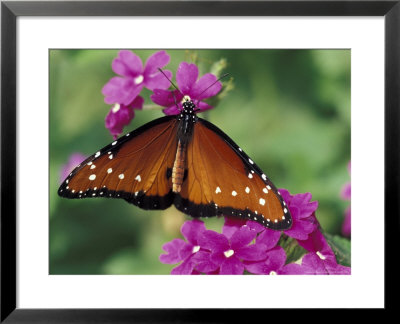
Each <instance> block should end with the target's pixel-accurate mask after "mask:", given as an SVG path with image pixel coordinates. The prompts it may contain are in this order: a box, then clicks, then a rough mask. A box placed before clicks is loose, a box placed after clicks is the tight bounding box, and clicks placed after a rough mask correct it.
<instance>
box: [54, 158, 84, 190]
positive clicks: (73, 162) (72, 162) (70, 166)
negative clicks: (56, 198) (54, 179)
mask: <svg viewBox="0 0 400 324" xmlns="http://www.w3.org/2000/svg"><path fill="white" fill-rule="evenodd" d="M85 159H86V156H85V155H83V154H81V153H73V154H71V155H70V157H69V159H68V162H67V163H66V164H64V165H63V167H62V168H61V174H60V183H61V182H63V181H64V179H65V178H66V177H68V175H69V174H70V173H71V172H72V170H74V169H75V167H76V166H77V165H78V164H80V163H81V162H83V161H84V160H85Z"/></svg>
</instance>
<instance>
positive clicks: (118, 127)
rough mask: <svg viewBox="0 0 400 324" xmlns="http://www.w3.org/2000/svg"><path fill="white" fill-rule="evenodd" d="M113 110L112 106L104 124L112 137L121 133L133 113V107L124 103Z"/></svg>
mask: <svg viewBox="0 0 400 324" xmlns="http://www.w3.org/2000/svg"><path fill="white" fill-rule="evenodd" d="M117 105H118V104H117ZM115 110H116V109H115V107H114V106H113V107H112V108H111V109H110V111H109V112H108V114H107V116H106V118H105V126H106V128H107V129H108V130H109V131H110V133H111V135H113V136H114V138H115V137H116V136H118V135H119V134H121V133H122V129H123V128H124V126H126V125H128V124H129V123H130V122H131V120H132V119H133V117H134V115H135V113H134V111H133V108H131V107H128V106H125V105H119V108H118V110H117V111H115Z"/></svg>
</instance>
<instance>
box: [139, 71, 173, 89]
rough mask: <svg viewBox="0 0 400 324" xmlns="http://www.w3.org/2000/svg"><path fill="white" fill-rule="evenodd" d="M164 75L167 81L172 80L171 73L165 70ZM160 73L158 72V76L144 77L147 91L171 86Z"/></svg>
mask: <svg viewBox="0 0 400 324" xmlns="http://www.w3.org/2000/svg"><path fill="white" fill-rule="evenodd" d="M164 73H165V75H166V76H167V77H168V79H169V80H171V79H172V72H171V71H168V70H165V71H164ZM165 75H163V74H162V73H160V72H158V74H157V73H156V74H153V75H152V76H151V77H145V79H144V84H145V86H146V88H147V89H150V90H154V89H168V88H169V86H170V85H171V82H170V81H169V80H168V79H167V78H166V77H165Z"/></svg>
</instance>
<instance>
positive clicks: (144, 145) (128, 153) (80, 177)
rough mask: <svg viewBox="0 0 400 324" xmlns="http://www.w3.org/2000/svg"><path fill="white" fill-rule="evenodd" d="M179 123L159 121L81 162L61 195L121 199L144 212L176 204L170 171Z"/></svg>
mask: <svg viewBox="0 0 400 324" xmlns="http://www.w3.org/2000/svg"><path fill="white" fill-rule="evenodd" d="M177 124H178V123H177V120H176V118H175V116H167V117H162V118H159V119H156V120H154V121H152V122H150V123H148V124H146V125H144V126H142V127H140V128H138V129H136V130H135V131H133V132H131V133H127V134H126V135H124V136H122V137H120V138H119V139H117V140H115V141H114V142H112V143H111V144H109V145H107V146H106V147H104V148H103V149H101V150H99V151H97V152H96V153H95V154H93V155H92V156H90V157H89V158H88V159H86V160H85V161H84V162H82V163H81V164H80V165H79V166H78V167H77V168H76V169H75V170H73V171H72V172H71V174H70V175H69V176H68V177H67V178H66V179H65V180H64V182H63V184H62V185H61V187H60V189H59V191H58V193H59V195H60V196H63V197H67V198H91V197H108V198H122V199H125V200H126V201H128V202H130V203H133V204H135V205H137V206H139V207H141V208H144V209H165V208H167V207H169V206H170V205H171V204H172V202H173V195H172V191H171V179H169V178H168V177H167V170H168V168H171V167H172V165H173V163H174V157H175V150H176V145H177V144H176V143H177V140H176V133H177Z"/></svg>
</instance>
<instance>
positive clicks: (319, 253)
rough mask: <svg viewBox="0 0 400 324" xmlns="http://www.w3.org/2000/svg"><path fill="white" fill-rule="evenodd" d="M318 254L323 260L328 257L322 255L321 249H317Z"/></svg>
mask: <svg viewBox="0 0 400 324" xmlns="http://www.w3.org/2000/svg"><path fill="white" fill-rule="evenodd" d="M317 255H318V256H319V258H320V259H321V260H325V259H326V257H324V256H323V255H322V253H321V252H319V251H317Z"/></svg>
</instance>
